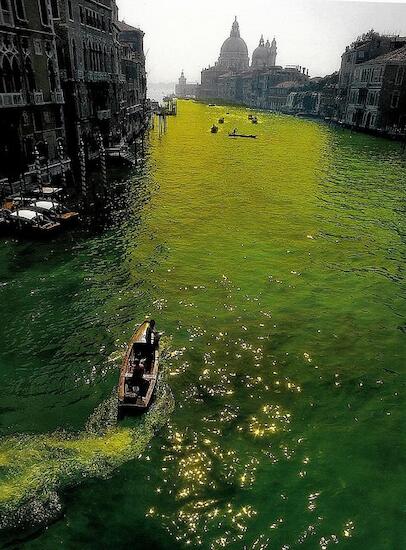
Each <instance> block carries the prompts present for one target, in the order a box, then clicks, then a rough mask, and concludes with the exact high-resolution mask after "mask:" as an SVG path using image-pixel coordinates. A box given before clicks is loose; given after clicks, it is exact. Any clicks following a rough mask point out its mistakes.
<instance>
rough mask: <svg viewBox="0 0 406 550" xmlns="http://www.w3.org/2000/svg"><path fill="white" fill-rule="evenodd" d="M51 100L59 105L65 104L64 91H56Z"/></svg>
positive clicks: (52, 93)
mask: <svg viewBox="0 0 406 550" xmlns="http://www.w3.org/2000/svg"><path fill="white" fill-rule="evenodd" d="M51 99H52V101H53V102H54V103H59V104H61V103H65V99H64V97H63V91H62V90H55V91H53V92H51Z"/></svg>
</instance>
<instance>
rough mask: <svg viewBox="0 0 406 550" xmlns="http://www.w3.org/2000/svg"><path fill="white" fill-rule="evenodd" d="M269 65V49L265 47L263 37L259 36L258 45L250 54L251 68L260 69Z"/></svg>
mask: <svg viewBox="0 0 406 550" xmlns="http://www.w3.org/2000/svg"><path fill="white" fill-rule="evenodd" d="M268 65H269V47H268V46H265V43H264V37H263V36H261V39H260V41H259V45H258V47H257V48H255V50H254V52H253V54H252V66H253V67H254V68H257V69H260V68H264V67H268Z"/></svg>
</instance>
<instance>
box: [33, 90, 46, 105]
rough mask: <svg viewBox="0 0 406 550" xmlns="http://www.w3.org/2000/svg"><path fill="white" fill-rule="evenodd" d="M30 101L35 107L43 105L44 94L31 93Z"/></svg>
mask: <svg viewBox="0 0 406 550" xmlns="http://www.w3.org/2000/svg"><path fill="white" fill-rule="evenodd" d="M31 101H32V102H33V103H35V105H41V104H42V103H44V93H43V92H31Z"/></svg>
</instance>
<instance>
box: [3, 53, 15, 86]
mask: <svg viewBox="0 0 406 550" xmlns="http://www.w3.org/2000/svg"><path fill="white" fill-rule="evenodd" d="M2 73H3V74H2V76H3V78H2V80H3V89H4V92H6V93H12V92H15V89H14V79H13V71H12V68H11V63H10V60H9V58H8V57H3V67H2Z"/></svg>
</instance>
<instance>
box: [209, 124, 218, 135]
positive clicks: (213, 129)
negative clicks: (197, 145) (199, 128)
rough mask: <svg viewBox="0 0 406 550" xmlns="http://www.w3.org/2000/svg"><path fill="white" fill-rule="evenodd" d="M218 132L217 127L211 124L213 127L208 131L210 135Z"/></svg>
mask: <svg viewBox="0 0 406 550" xmlns="http://www.w3.org/2000/svg"><path fill="white" fill-rule="evenodd" d="M218 131H219V129H218V126H216V125H215V124H213V126H212V127H211V129H210V132H211V133H212V134H217V132H218Z"/></svg>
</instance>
